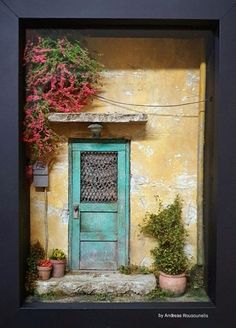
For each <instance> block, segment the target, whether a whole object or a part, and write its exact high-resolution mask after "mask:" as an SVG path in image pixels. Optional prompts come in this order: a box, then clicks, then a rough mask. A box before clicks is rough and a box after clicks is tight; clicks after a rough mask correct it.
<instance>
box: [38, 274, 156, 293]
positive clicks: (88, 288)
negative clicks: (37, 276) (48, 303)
mask: <svg viewBox="0 0 236 328" xmlns="http://www.w3.org/2000/svg"><path fill="white" fill-rule="evenodd" d="M155 288H156V278H155V276H154V275H153V274H145V275H144V274H137V275H125V274H121V273H118V272H109V273H91V272H88V273H79V274H66V275H65V276H64V277H62V278H51V279H49V280H47V281H41V280H38V281H37V288H36V291H37V292H38V294H39V295H43V294H47V293H51V292H52V293H63V294H65V295H70V296H71V295H80V294H87V295H91V294H113V295H125V294H127V295H128V294H129V295H132V294H136V295H146V294H148V293H150V292H151V291H153V290H154V289H155Z"/></svg>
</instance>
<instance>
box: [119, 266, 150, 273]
mask: <svg viewBox="0 0 236 328" xmlns="http://www.w3.org/2000/svg"><path fill="white" fill-rule="evenodd" d="M118 270H119V272H120V273H123V274H127V275H130V274H149V273H151V270H150V269H148V268H147V267H145V266H138V265H135V264H130V265H127V266H125V265H121V266H120V267H119V269H118Z"/></svg>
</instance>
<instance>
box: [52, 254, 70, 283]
mask: <svg viewBox="0 0 236 328" xmlns="http://www.w3.org/2000/svg"><path fill="white" fill-rule="evenodd" d="M50 261H51V263H52V276H53V278H60V277H63V276H64V274H65V266H66V255H65V253H64V252H63V251H62V250H61V249H59V248H55V249H53V250H52V254H51V256H50Z"/></svg>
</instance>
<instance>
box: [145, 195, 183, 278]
mask: <svg viewBox="0 0 236 328" xmlns="http://www.w3.org/2000/svg"><path fill="white" fill-rule="evenodd" d="M157 202H158V211H157V213H147V214H146V216H145V218H144V223H143V225H142V227H141V232H143V233H145V234H146V235H148V236H150V237H153V238H155V239H156V240H157V241H158V245H157V247H155V248H154V249H152V250H151V254H152V256H153V259H154V267H155V268H156V269H158V270H159V271H163V272H165V273H167V274H171V275H177V274H180V273H183V272H185V271H186V269H187V267H188V259H187V256H186V254H185V252H184V245H185V239H186V235H187V234H186V231H185V228H184V223H183V221H182V201H181V199H180V196H179V195H177V196H176V198H175V200H174V202H173V203H172V204H170V205H168V206H167V207H165V208H164V207H163V205H162V202H161V200H160V199H159V198H157Z"/></svg>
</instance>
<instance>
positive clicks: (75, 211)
mask: <svg viewBox="0 0 236 328" xmlns="http://www.w3.org/2000/svg"><path fill="white" fill-rule="evenodd" d="M73 219H79V204H74V205H73Z"/></svg>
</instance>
